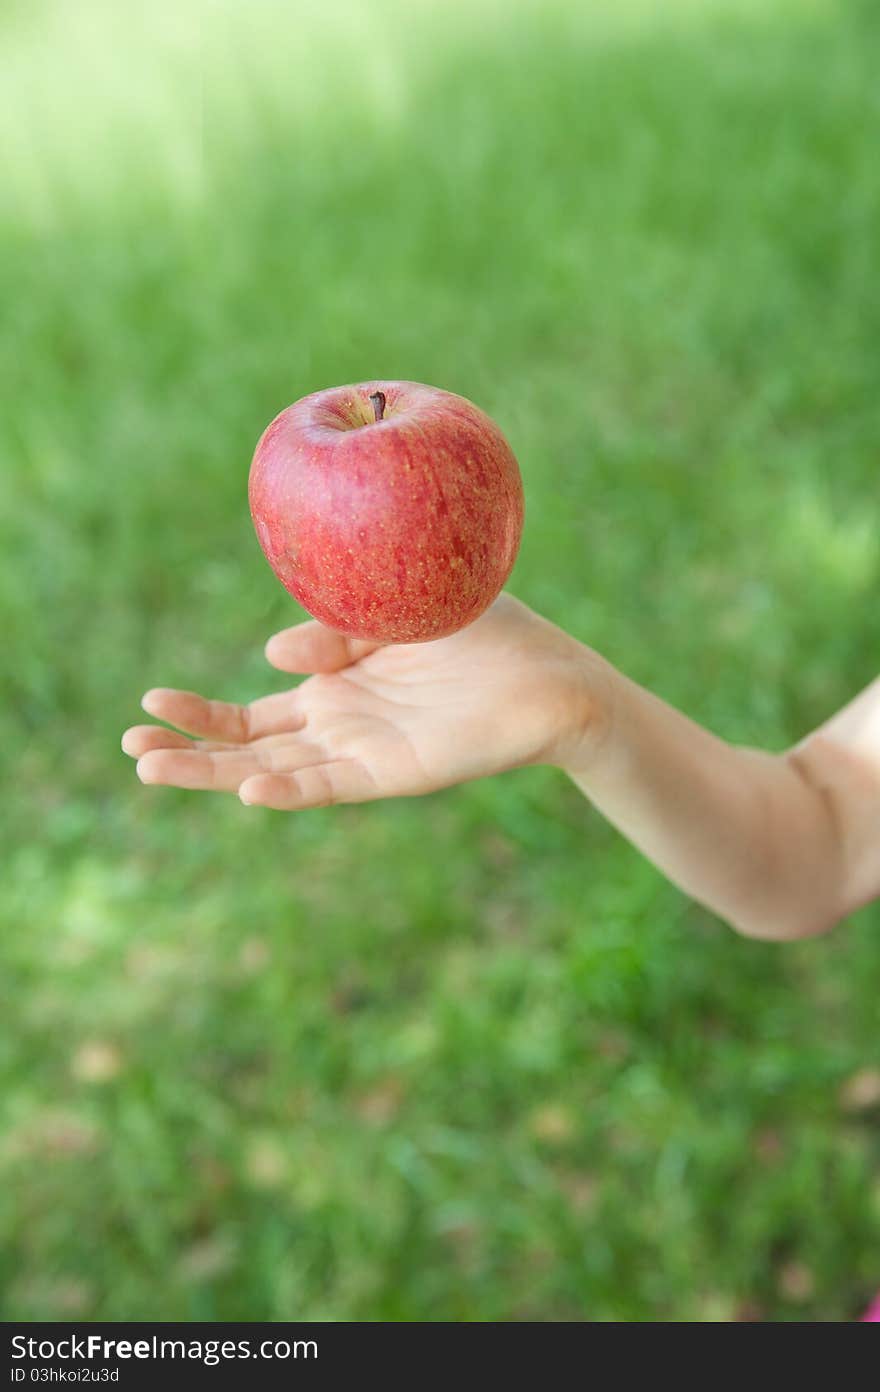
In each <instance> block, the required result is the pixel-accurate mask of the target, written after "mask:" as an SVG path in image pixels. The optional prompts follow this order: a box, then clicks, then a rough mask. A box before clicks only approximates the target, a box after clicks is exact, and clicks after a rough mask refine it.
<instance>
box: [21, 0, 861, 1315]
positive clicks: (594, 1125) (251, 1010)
mask: <svg viewBox="0 0 880 1392" xmlns="http://www.w3.org/2000/svg"><path fill="white" fill-rule="evenodd" d="M878 19H880V11H878V7H877V6H876V5H875V4H873V3H870V0H866V2H865V3H857V0H761V3H758V2H757V0H753V3H747V2H746V0H742V2H741V3H733V0H730V3H723V0H701V3H696V0H691V3H685V0H670V2H669V3H666V4H664V5H662V6H661V5H652V4H650V3H648V2H647V0H643V3H636V0H615V3H614V4H611V3H599V0H594V2H593V3H583V4H574V3H571V4H563V3H560V2H559V0H542V2H541V3H537V0H535V3H525V2H524V3H519V4H516V5H512V6H511V5H509V4H501V3H498V2H497V0H479V3H475V2H474V0H468V3H464V0H445V3H443V4H440V3H433V4H429V3H426V0H419V3H414V2H413V0H410V3H408V4H403V3H394V2H393V0H372V2H371V3H370V4H369V5H367V4H358V3H356V0H347V3H341V0H328V3H325V4H322V5H317V4H307V3H304V2H303V0H299V3H293V4H280V3H279V4H270V3H267V0H255V2H254V3H251V4H248V5H247V6H243V5H242V6H236V5H231V4H230V5H227V6H225V7H224V6H223V5H217V4H214V5H210V6H208V5H207V4H205V5H199V4H197V3H196V0H187V3H185V4H183V5H179V6H175V7H171V6H167V7H166V6H159V7H151V8H150V9H149V10H148V9H147V7H137V6H134V5H133V4H131V3H123V4H112V5H111V4H110V3H109V0H101V3H93V0H80V3H77V4H76V5H74V4H71V3H63V2H62V0H59V2H58V3H46V0H28V3H24V0H7V2H6V4H5V5H4V7H3V10H2V21H0V93H2V95H0V157H2V160H3V164H4V167H5V170H6V173H5V175H4V185H5V190H4V192H5V195H6V197H5V200H4V204H5V207H4V211H3V214H2V228H0V253H2V254H0V295H2V301H0V302H2V305H3V320H2V345H0V352H2V364H0V365H2V380H3V384H4V390H3V400H2V406H0V410H2V418H0V442H2V460H3V471H4V485H3V494H4V501H3V508H2V514H0V516H2V520H0V541H2V552H0V554H2V567H0V623H2V631H3V650H4V661H3V677H2V680H3V684H4V699H3V703H2V710H0V747H2V756H0V757H2V760H3V764H4V771H5V774H6V777H5V789H6V792H5V797H4V799H3V806H2V810H0V816H2V820H3V825H2V845H3V862H4V863H3V873H2V887H0V916H2V939H0V1011H2V1026H0V1075H2V1116H3V1128H2V1137H0V1178H2V1183H0V1224H2V1244H0V1274H2V1282H3V1312H4V1314H5V1316H6V1317H7V1318H30V1319H38V1318H56V1319H64V1318H78V1319H82V1318H87V1319H88V1318H105V1319H122V1318H127V1317H136V1318H142V1319H151V1318H152V1319H163V1318H164V1319H169V1318H184V1319H186V1318H197V1319H224V1318H230V1319H232V1318H238V1319H283V1318H300V1317H302V1318H318V1319H339V1318H349V1319H352V1318H353V1319H394V1320H409V1319H456V1320H457V1319H538V1320H549V1319H614V1320H642V1319H686V1320H695V1319H714V1320H733V1319H767V1320H786V1319H791V1318H802V1319H803V1318H806V1319H846V1318H851V1317H853V1316H854V1315H855V1314H856V1313H857V1312H858V1311H859V1309H860V1307H861V1306H862V1305H863V1304H864V1302H865V1301H866V1299H867V1297H868V1295H869V1293H870V1292H871V1291H872V1288H873V1285H876V1284H877V1283H880V1241H878V1238H880V1071H878V1070H880V1031H878V1024H880V1019H878V1013H880V1012H878V967H880V938H878V928H880V914H878V911H877V909H876V908H874V909H869V910H866V911H864V912H863V913H861V914H860V915H858V916H856V918H855V919H854V920H852V922H851V923H850V924H849V925H847V926H846V927H845V928H841V929H840V930H838V931H837V932H836V933H835V934H834V935H832V936H831V937H830V938H828V939H826V940H821V941H817V942H810V943H803V944H799V945H796V946H790V947H784V948H779V947H772V946H763V945H760V944H756V943H751V942H746V941H741V940H738V939H736V938H734V936H733V935H732V934H731V933H730V932H729V931H728V930H727V929H726V928H724V927H722V926H721V925H720V924H719V923H717V922H716V921H715V920H713V919H712V918H711V917H710V916H709V915H707V914H706V913H704V912H703V911H701V910H699V909H697V908H695V907H693V906H692V905H690V904H689V903H687V902H686V901H685V900H684V899H683V898H682V897H681V896H680V895H679V894H678V893H677V892H676V891H674V890H673V889H672V888H670V887H669V886H668V885H667V884H665V883H664V882H663V880H662V879H661V878H660V876H659V875H658V874H656V873H655V872H654V871H653V870H652V869H651V868H650V867H649V866H648V865H646V864H645V863H644V862H643V861H642V860H640V858H639V857H638V855H637V854H636V853H635V852H634V851H632V850H631V849H630V848H629V847H628V846H627V845H626V844H625V843H623V842H622V841H621V840H620V839H619V838H618V837H617V836H616V835H615V834H614V833H613V832H611V830H610V829H609V828H608V827H607V826H605V825H604V824H603V823H602V822H601V821H600V820H599V818H598V817H597V816H596V815H594V814H593V813H591V811H590V810H589V808H588V806H587V804H586V803H585V802H584V801H582V800H581V799H580V798H579V796H578V795H577V794H576V793H575V792H574V791H573V789H572V788H570V787H569V786H567V785H566V783H565V782H564V780H563V779H562V778H561V777H560V776H557V775H555V774H552V773H549V772H548V771H544V770H535V771H529V772H524V773H520V774H517V775H514V776H509V777H507V778H504V779H499V780H497V781H495V782H492V783H486V784H480V785H474V786H471V787H468V788H465V789H460V790H456V791H452V792H449V793H445V794H441V795H438V796H435V797H432V798H430V799H427V800H423V801H418V802H414V803H410V804H396V805H395V804H389V805H381V806H374V807H355V808H347V809H341V810H336V811H328V812H319V813H315V814H311V815H304V816H302V817H298V818H288V817H283V816H279V815H276V814H270V813H265V814H264V813H261V812H258V811H256V812H255V811H251V812H247V813H246V812H244V811H243V810H242V809H241V807H240V806H239V805H238V803H237V802H235V801H233V800H227V799H222V798H216V799H213V798H210V797H207V796H194V795H187V794H184V793H176V792H172V791H167V790H143V789H141V788H140V787H139V785H138V784H137V783H136V781H135V779H134V773H133V769H132V767H131V766H130V764H128V763H127V761H125V760H124V758H123V756H122V755H121V754H120V753H119V749H118V739H119V734H120V732H121V730H122V729H123V727H124V726H125V725H127V724H129V723H131V721H132V720H134V719H137V717H138V705H137V702H138V698H139V695H140V693H141V691H142V690H143V689H145V688H146V687H148V686H151V685H154V684H168V685H172V684H180V685H184V686H187V687H193V688H196V689H200V690H206V691H208V692H209V693H211V694H214V695H217V696H223V697H226V698H231V699H241V698H248V697H250V696H252V695H256V694H259V693H261V692H264V691H267V690H269V689H273V688H275V689H277V688H278V687H279V686H280V685H281V684H282V682H281V679H280V678H279V675H278V674H277V673H271V672H270V671H269V670H268V669H267V668H266V667H265V664H264V662H263V659H262V655H261V647H262V641H263V639H264V637H265V636H266V635H267V634H268V633H270V632H271V631H273V630H274V629H275V628H277V627H280V626H282V625H283V624H286V623H289V622H293V621H294V620H295V619H296V617H297V611H295V609H294V608H293V606H292V604H291V602H290V601H289V600H288V599H287V597H286V596H285V595H284V594H283V592H282V591H281V590H280V588H279V587H278V586H277V584H276V582H275V581H274V580H273V578H272V576H271V574H270V572H269V570H268V567H267V566H266V564H265V562H264V560H263V558H262V555H261V554H260V552H259V549H258V547H257V544H256V541H255V539H254V537H253V534H252V531H251V526H250V521H249V518H248V515H247V508H246V500H245V485H246V474H247V467H248V464H249V460H250V454H251V450H252V448H253V444H254V442H255V440H256V438H257V436H258V435H259V433H260V431H261V430H262V428H263V426H264V425H265V423H266V422H267V421H268V420H269V418H270V417H271V416H272V415H274V414H275V412H277V411H278V410H279V409H280V408H281V407H282V406H284V405H285V404H287V403H288V402H289V401H291V400H293V399H295V398H296V397H298V396H301V395H303V394H304V393H305V392H307V391H311V390H313V389H316V388H319V387H322V386H327V385H331V384H334V383H337V382H344V381H355V380H359V379H362V378H365V377H371V376H385V375H387V376H401V377H408V378H414V379H416V380H423V381H427V382H433V383H436V384H438V385H441V386H444V387H447V388H450V389H452V390H455V391H459V392H463V393H464V394H465V395H467V396H470V397H472V398H473V399H475V400H476V401H477V402H479V404H480V405H482V406H483V407H484V408H485V409H487V410H488V411H489V412H490V413H491V414H492V415H494V416H496V417H497V419H498V420H499V422H500V423H501V424H502V426H503V428H504V429H505V431H506V433H507V434H508V436H509V438H510V440H511V442H512V443H513V446H514V448H515V450H516V452H517V454H518V456H519V459H520V461H521V464H522V467H523V473H524V476H525V482H526V489H527V498H528V522H527V529H526V535H525V540H524V545H523V549H522V553H521V557H520V560H519V563H518V565H517V568H516V571H515V573H514V577H513V581H512V589H513V590H514V592H515V593H517V594H518V595H519V596H521V597H522V598H523V599H525V600H526V601H528V602H529V603H531V604H533V605H534V606H535V607H537V608H538V609H540V610H542V611H543V612H544V613H546V614H548V615H549V616H550V617H552V618H553V619H554V620H556V621H557V622H559V623H561V624H563V625H564V626H566V627H567V628H569V629H571V630H572V631H573V632H574V633H576V634H577V635H579V636H580V637H582V638H584V639H585V640H587V641H589V642H590V643H592V644H593V645H595V646H597V647H598V648H600V649H601V650H602V651H603V652H605V653H606V654H607V655H608V656H609V657H610V658H611V659H612V660H614V661H615V662H616V663H618V664H619V665H621V666H622V667H623V668H624V669H625V670H626V671H627V672H629V673H630V674H631V675H632V676H634V677H635V678H637V679H638V680H640V681H642V682H645V683H647V684H649V685H650V686H652V687H654V688H655V689H656V690H658V691H659V692H660V693H661V694H662V695H664V696H665V697H666V698H667V699H669V700H671V701H673V702H675V703H677V704H679V705H680V706H682V707H683V708H684V709H686V710H687V711H688V712H689V713H690V714H692V715H693V716H695V717H696V718H698V719H700V720H702V721H704V722H706V723H708V724H709V725H710V726H711V727H712V728H714V729H715V730H717V731H718V732H719V733H722V734H724V735H725V736H727V737H729V738H731V739H735V740H741V741H747V742H754V743H758V744H761V745H764V746H766V747H770V748H781V747H784V745H785V744H786V743H788V742H791V741H793V740H794V739H795V738H798V737H799V736H800V735H802V734H803V733H804V732H805V731H806V730H807V729H808V728H810V727H811V725H813V724H815V723H816V722H818V721H819V720H820V719H822V718H823V717H824V716H825V715H827V714H828V713H829V712H830V711H831V710H833V709H834V708H835V707H837V706H838V705H839V704H841V703H842V702H843V701H844V700H845V699H846V698H847V697H848V696H849V695H850V694H852V693H853V692H854V691H855V690H857V689H858V688H859V687H860V686H862V685H863V684H864V683H866V682H867V681H868V680H869V679H870V678H872V677H873V676H874V675H875V674H876V671H877V668H878V652H880V605H878V602H877V596H878V592H880V546H878V526H877V519H878V504H880V473H878V438H880V394H878V386H880V350H878V341H880V292H878V266H877V229H878V226H880V166H878V162H877V150H878V142H880V99H878V87H877V82H876V74H877V69H878V62H880V23H878ZM872 1283H873V1284H872Z"/></svg>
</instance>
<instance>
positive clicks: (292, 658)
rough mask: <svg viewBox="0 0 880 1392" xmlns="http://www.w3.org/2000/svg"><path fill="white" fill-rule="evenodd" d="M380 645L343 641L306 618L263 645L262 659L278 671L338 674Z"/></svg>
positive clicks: (359, 640) (343, 637) (354, 639)
mask: <svg viewBox="0 0 880 1392" xmlns="http://www.w3.org/2000/svg"><path fill="white" fill-rule="evenodd" d="M381 646H382V644H381V643H372V642H370V641H368V640H367V639H364V638H347V637H346V635H345V634H344V633H336V632H335V631H334V630H333V629H332V628H326V627H325V626H324V624H322V623H318V621H317V619H310V620H309V621H308V623H301V624H297V625H296V626H295V627H294V628H284V629H282V630H281V632H280V633H276V634H274V635H273V636H272V637H271V638H270V639H269V641H268V643H267V644H266V659H267V661H268V662H271V664H272V666H273V667H277V668H278V669H279V670H280V671H282V672H339V671H341V670H342V668H343V667H350V666H351V664H352V663H353V662H359V661H360V660H361V658H362V657H366V656H367V655H368V654H369V653H371V652H375V651H376V649H377V648H381Z"/></svg>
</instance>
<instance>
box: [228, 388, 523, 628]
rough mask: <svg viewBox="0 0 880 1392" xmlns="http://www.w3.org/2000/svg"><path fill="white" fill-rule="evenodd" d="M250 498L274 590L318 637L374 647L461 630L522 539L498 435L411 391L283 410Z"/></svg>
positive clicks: (471, 413) (426, 391)
mask: <svg viewBox="0 0 880 1392" xmlns="http://www.w3.org/2000/svg"><path fill="white" fill-rule="evenodd" d="M377 394H378V395H377ZM382 396H384V403H382V402H381V397H382ZM371 398H373V399H372V400H371ZM374 401H375V404H374ZM383 411H384V414H383ZM378 415H381V419H377V416H378ZM248 497H249V502H250V509H251V517H252V518H253V522H254V527H255V528H256V532H257V537H258V538H259V541H260V545H261V546H262V548H263V551H264V552H265V555H266V559H267V560H268V562H269V564H270V566H271V567H272V569H273V571H274V572H275V574H276V575H277V577H278V579H279V580H280V581H281V583H282V585H284V587H285V589H287V590H289V591H290V593H291V594H292V595H293V596H294V598H295V599H296V600H298V601H299V603H300V604H301V605H302V606H303V608H304V609H307V610H308V612H309V613H310V614H313V615H314V617H315V618H317V619H320V620H321V622H322V623H324V624H327V625H328V627H330V628H333V629H336V630H337V631H338V632H340V633H345V634H348V635H349V636H351V637H355V638H367V639H372V640H374V641H377V642H380V643H420V642H427V641H428V640H430V639H433V638H442V637H445V636H446V635H447V634H450V633H454V632H455V631H456V630H457V629H459V628H463V627H464V626H465V625H466V624H469V623H472V622H473V620H474V619H476V618H478V617H479V615H480V614H482V612H483V610H484V609H486V608H488V606H489V605H490V604H491V603H492V601H493V599H495V597H496V595H497V594H498V593H499V591H500V590H501V587H502V586H503V584H504V582H505V580H506V579H507V577H508V575H509V574H510V572H511V569H512V568H513V563H514V560H515V559H516V553H517V550H518V547H519V541H520V537H521V535H522V526H523V490H522V480H521V478H520V473H519V467H518V465H517V462H516V459H515V458H514V455H513V452H512V450H511V448H510V446H509V445H508V443H507V441H506V440H505V438H504V436H503V435H502V433H501V431H500V430H499V429H498V426H497V425H496V424H495V422H494V421H492V420H491V419H490V418H489V417H488V416H487V415H486V414H485V413H484V412H483V411H481V410H479V408H478V407H476V406H474V405H473V404H472V403H471V402H470V401H467V400H465V398H464V397H462V396H455V395H453V393H451V392H446V391H441V390H439V388H436V387H426V386H422V385H420V384H419V383H417V382H361V383H358V384H357V385H354V386H345V387H333V388H330V389H329V390H327V391H320V392H314V393H312V395H311V396H306V397H303V399H302V400H301V401H297V402H295V403H294V405H292V406H288V407H287V409H286V410H285V411H282V412H281V414H280V415H279V416H276V417H275V419H274V420H273V421H272V423H271V425H269V426H268V428H267V429H266V430H265V432H264V433H263V435H262V437H261V438H260V441H259V443H258V444H257V448H256V452H255V454H254V458H253V462H252V464H251V471H250V481H249V485H248Z"/></svg>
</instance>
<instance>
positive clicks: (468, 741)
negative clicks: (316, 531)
mask: <svg viewBox="0 0 880 1392" xmlns="http://www.w3.org/2000/svg"><path fill="white" fill-rule="evenodd" d="M267 656H268V658H269V661H270V662H271V663H272V664H273V665H274V666H276V667H279V668H281V670H282V671H287V672H297V673H310V674H311V675H310V676H309V677H308V680H306V681H304V682H302V683H301V684H300V685H299V686H296V687H294V688H293V689H292V690H290V691H285V692H278V693H276V694H275V695H272V696H265V697H262V698H261V699H259V700H256V701H252V702H251V703H250V704H249V705H247V706H237V705H230V704H227V703H225V702H220V701H206V700H205V699H204V698H203V697H201V696H196V695H193V694H192V693H187V692H181V691H173V690H166V689H164V688H160V689H156V690H153V691H150V692H148V693H147V695H146V697H145V698H144V707H145V709H146V710H147V712H148V714H149V715H151V716H153V717H155V718H156V719H159V720H163V721H167V722H168V723H169V724H173V725H176V726H177V727H178V729H179V730H181V731H185V732H186V733H177V732H176V731H173V730H169V729H168V728H167V727H165V726H158V725H139V726H135V727H134V728H133V729H131V730H128V731H127V732H126V734H125V736H124V739H123V748H124V749H125V751H126V752H127V753H128V754H130V755H132V756H133V757H134V758H136V759H137V760H138V765H137V768H138V774H139V776H140V778H141V780H142V782H144V783H164V784H173V785H175V786H177V787H183V788H206V789H207V788H210V789H213V790H215V791H218V792H230V793H237V794H238V796H239V797H240V798H241V800H242V802H244V803H246V804H261V805H263V806H266V807H274V808H277V809H278V810H284V811H299V810H302V809H304V808H308V807H318V806H325V805H327V804H329V803H339V802H366V801H371V800H373V799H376V798H384V797H411V796H414V795H417V794H420V793H429V792H432V791H434V790H435V789H437V788H442V787H448V786H449V785H451V784H453V783H461V782H465V781H466V780H468V779H472V778H482V777H485V776H487V775H490V774H494V773H501V772H503V771H504V770H505V769H510V768H516V767H521V766H522V765H525V764H538V763H545V764H555V765H556V766H558V767H559V768H562V769H564V770H565V771H566V772H567V773H568V774H569V775H570V777H571V778H573V779H574V781H575V783H576V784H577V785H578V787H580V788H581V789H582V790H583V792H584V793H585V794H586V796H587V797H588V798H589V799H590V800H591V801H592V802H593V804H594V805H595V806H596V807H597V808H598V809H599V810H600V812H602V813H603V814H604V816H606V817H607V818H608V820H609V821H611V822H612V823H613V824H614V825H615V826H616V827H617V828H618V829H619V830H620V831H621V832H622V833H623V834H624V836H626V837H628V838H629V840H630V841H632V842H633V844H634V845H636V846H637V847H638V848H639V849H640V850H641V851H642V852H643V853H644V854H645V855H646V856H648V857H649V858H650V859H651V860H652V861H653V862H654V863H655V864H656V865H657V866H658V867H659V868H660V869H661V870H662V871H663V872H664V874H666V875H668V876H669V878H670V879H671V880H673V881H674V882H675V883H676V884H677V885H679V886H680V887H681V888H682V889H684V890H685V891H686V892H687V893H688V894H691V895H693V897H694V898H696V899H698V900H700V901H701V902H702V903H704V904H706V905H707V906H708V907H709V908H711V909H712V910H713V911H714V912H715V913H717V914H719V915H720V916H721V917H722V918H724V919H726V920H727V921H728V922H729V923H730V924H731V925H732V926H733V927H734V928H736V929H737V930H738V931H739V932H742V933H745V934H748V935H750V936H753V937H764V938H780V939H785V938H796V937H805V936H809V935H811V934H815V933H820V932H822V931H823V930H824V929H827V928H830V927H831V926H832V925H833V924H834V923H836V922H837V921H838V920H839V919H840V918H842V917H843V916H844V915H846V914H847V913H849V912H850V911H852V910H853V909H855V908H856V907H858V906H859V905H861V904H863V903H866V902H867V901H868V900H870V899H872V898H875V897H877V896H878V895H880V681H878V682H875V683H874V685H873V686H871V687H869V688H868V690H867V691H866V692H864V693H863V694H862V695H861V696H860V697H858V698H857V700H855V701H854V702H852V704H851V705H849V706H847V707H846V709H845V710H843V711H841V712H840V713H839V715H837V716H835V717H834V718H833V719H832V720H830V721H829V722H828V723H827V725H824V726H823V727H822V728H821V729H820V730H817V731H816V732H815V734H813V735H811V736H809V737H808V738H807V739H805V740H803V741H802V742H801V743H800V744H799V745H798V746H797V747H796V748H795V749H793V750H791V751H789V752H788V753H786V754H766V753H762V752H760V751H758V750H752V749H741V748H736V747H735V746H732V745H729V744H726V743H725V742H724V741H723V740H721V739H718V738H717V737H716V736H715V735H712V734H709V732H708V731H706V730H704V729H702V727H701V726H699V725H697V724H695V723H694V722H693V721H691V720H688V719H687V717H686V716H684V715H681V714H680V713H679V712H678V711H676V710H673V709H672V707H671V706H668V705H666V704H665V703H664V702H663V701H661V700H659V699H658V698H657V697H656V696H653V695H651V693H650V692H648V691H645V690H644V689H643V688H641V687H639V686H637V685H636V683H635V682H632V681H630V680H629V679H628V678H626V677H624V676H623V675H622V674H621V673H619V672H617V671H616V670H615V669H614V668H613V667H612V666H611V665H610V663H608V662H606V661H605V660H604V659H603V658H602V657H600V656H599V655H598V654H597V653H595V652H593V651H591V650H590V649H589V648H586V647H584V646H583V645H582V644H580V643H578V642H576V641H575V639H573V638H571V637H570V636H569V635H568V634H566V633H563V632H562V630H561V629H558V628H555V627H554V626H553V624H550V623H548V622H547V621H546V620H545V619H542V618H540V617H539V616H538V615H537V614H534V613H532V612H531V611H530V610H529V609H527V608H526V607H525V606H524V605H522V604H519V603H518V602H517V601H516V600H515V599H512V598H511V597H510V596H509V595H502V596H501V597H500V599H499V600H497V601H496V603H495V604H494V605H493V606H492V607H491V609H489V610H488V611H487V613H485V614H484V615H483V616H482V617H481V618H479V619H478V620H477V621H476V622H475V623H473V624H471V625H470V627H469V628H466V629H463V630H462V631H461V632H460V633H456V634H453V635H452V636H451V637H450V638H443V639H440V640H439V641H437V642H434V643H411V644H405V645H403V646H398V647H386V648H382V647H377V646H376V645H375V644H372V643H360V642H353V641H352V640H350V639H346V638H343V637H342V636H341V635H340V634H337V633H332V632H331V631H330V630H329V629H326V628H323V627H322V626H321V624H318V623H314V622H312V623H305V624H300V625H298V626H297V627H295V628H291V629H286V630H284V632H282V633H279V634H276V635H275V637H274V638H272V639H271V640H270V642H269V644H268V646H267Z"/></svg>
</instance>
